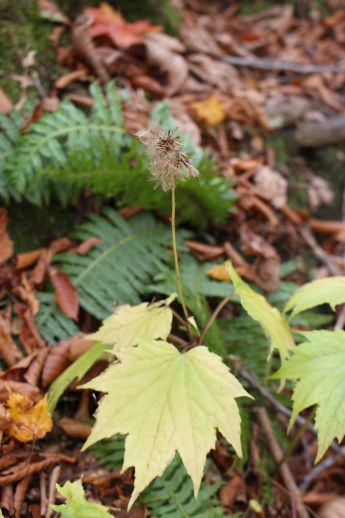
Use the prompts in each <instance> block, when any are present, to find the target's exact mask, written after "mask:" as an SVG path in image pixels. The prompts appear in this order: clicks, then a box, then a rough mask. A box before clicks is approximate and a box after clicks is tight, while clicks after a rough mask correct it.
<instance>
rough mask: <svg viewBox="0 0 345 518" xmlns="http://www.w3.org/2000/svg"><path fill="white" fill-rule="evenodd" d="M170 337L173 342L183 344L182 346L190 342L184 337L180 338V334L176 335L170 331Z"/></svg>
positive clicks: (186, 345)
mask: <svg viewBox="0 0 345 518" xmlns="http://www.w3.org/2000/svg"><path fill="white" fill-rule="evenodd" d="M169 339H170V340H171V341H172V342H175V343H177V344H179V345H182V347H188V343H187V342H186V341H185V340H183V339H182V338H180V337H179V336H176V335H173V334H171V333H170V335H169Z"/></svg>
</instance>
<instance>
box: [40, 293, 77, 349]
mask: <svg viewBox="0 0 345 518" xmlns="http://www.w3.org/2000/svg"><path fill="white" fill-rule="evenodd" d="M37 298H38V300H39V301H40V309H39V311H38V313H37V315H36V316H35V322H36V325H37V327H38V329H39V332H40V333H41V335H42V336H43V338H44V339H45V341H46V342H48V343H49V344H51V345H55V344H56V343H57V342H59V341H60V340H67V338H70V337H71V336H75V335H76V334H77V333H78V332H79V328H78V327H77V326H76V325H75V323H74V322H73V320H71V319H70V318H68V317H67V316H66V315H64V314H63V313H62V311H61V310H60V309H59V307H58V306H57V304H56V302H55V297H54V294H53V293H49V292H47V293H43V292H41V293H40V292H39V293H37Z"/></svg>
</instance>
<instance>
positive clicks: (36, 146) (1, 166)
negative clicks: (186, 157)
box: [0, 83, 234, 226]
mask: <svg viewBox="0 0 345 518" xmlns="http://www.w3.org/2000/svg"><path fill="white" fill-rule="evenodd" d="M90 93H91V96H92V100H93V107H92V110H91V112H90V113H89V114H87V113H85V112H84V111H82V110H81V109H79V108H77V107H76V106H75V105H74V104H73V103H72V102H70V101H68V100H64V101H62V102H61V104H60V106H59V108H58V109H57V110H56V111H55V112H53V113H47V114H45V115H43V116H42V117H41V118H40V119H39V120H38V121H37V122H35V123H33V124H30V125H29V126H28V127H27V128H26V129H24V130H22V131H20V124H21V122H22V121H21V118H20V116H19V115H18V114H16V113H13V114H12V115H11V117H5V116H1V118H0V130H1V131H0V196H1V197H2V198H3V199H5V200H7V199H8V198H9V197H10V196H15V197H16V198H17V199H20V198H26V199H28V200H29V201H31V202H32V203H35V204H38V205H39V204H42V203H43V202H47V201H48V200H49V198H50V197H51V196H52V195H54V196H57V197H58V199H59V200H60V201H61V203H63V204H67V203H69V202H71V201H73V200H75V198H76V196H77V195H78V193H79V192H80V189H82V188H89V189H91V191H92V192H93V193H95V194H97V195H100V196H102V197H110V196H112V197H113V196H115V197H116V201H117V203H118V204H119V205H135V206H138V205H143V206H145V207H146V208H148V209H157V210H160V211H162V212H165V213H166V212H168V211H169V207H167V206H166V199H165V197H164V193H162V192H161V191H160V190H153V189H152V185H150V183H148V182H147V178H148V175H149V171H148V167H147V160H146V157H145V155H144V154H143V150H142V148H141V147H140V143H139V141H138V139H136V138H135V137H133V136H131V135H129V134H128V133H127V132H126V130H125V128H124V122H123V111H122V104H121V100H122V94H123V92H122V93H121V92H120V91H118V90H117V89H116V88H115V85H114V83H109V84H108V86H107V89H106V95H104V94H103V92H102V90H101V88H100V86H98V85H97V84H93V85H92V86H91V88H90ZM153 117H154V118H156V119H157V118H159V120H163V122H165V124H166V125H167V126H173V127H176V123H175V122H174V120H173V118H172V117H171V115H170V112H169V110H168V107H167V105H166V104H165V103H160V105H158V106H157V108H156V109H155V111H154V113H153ZM184 138H185V139H186V144H187V147H188V151H189V152H191V154H192V155H193V157H194V158H193V163H194V165H195V166H196V167H197V168H198V169H199V170H200V173H201V175H200V181H199V182H191V181H187V182H185V183H184V184H182V185H181V186H180V187H179V188H178V189H179V210H180V220H181V221H182V220H184V221H191V222H193V223H194V224H195V225H198V226H202V225H205V224H206V222H207V221H208V220H209V219H211V220H213V221H219V222H221V221H224V220H225V218H226V216H227V213H228V211H229V210H231V209H233V208H234V201H233V200H234V195H233V193H232V192H231V191H230V190H229V185H230V184H229V180H228V179H225V178H221V177H220V176H219V171H218V170H217V168H216V167H215V164H214V161H213V160H212V159H211V157H210V156H209V155H208V154H207V153H206V152H205V151H203V150H201V148H199V147H198V146H196V145H195V144H193V143H192V142H191V141H190V140H189V139H188V137H184Z"/></svg>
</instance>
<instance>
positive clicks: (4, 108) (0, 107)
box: [0, 88, 13, 113]
mask: <svg viewBox="0 0 345 518" xmlns="http://www.w3.org/2000/svg"><path fill="white" fill-rule="evenodd" d="M12 107H13V106H12V102H11V101H10V99H9V98H8V97H7V95H6V94H5V92H4V91H3V89H2V88H0V112H1V113H9V112H10V111H11V110H12Z"/></svg>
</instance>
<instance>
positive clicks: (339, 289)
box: [284, 276, 345, 318]
mask: <svg viewBox="0 0 345 518" xmlns="http://www.w3.org/2000/svg"><path fill="white" fill-rule="evenodd" d="M344 303H345V276H335V277H328V278H326V279H317V280H315V281H312V282H308V283H307V284H304V285H303V286H301V287H300V288H298V290H296V291H295V293H294V294H293V295H292V297H291V298H290V299H289V300H288V302H287V304H286V306H285V308H284V311H285V312H288V311H291V318H293V317H294V316H295V315H297V314H298V313H301V312H302V311H305V310H307V309H310V308H314V307H315V306H319V305H320V304H329V305H330V306H331V308H332V309H333V310H334V309H335V306H336V305H337V304H344Z"/></svg>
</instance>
